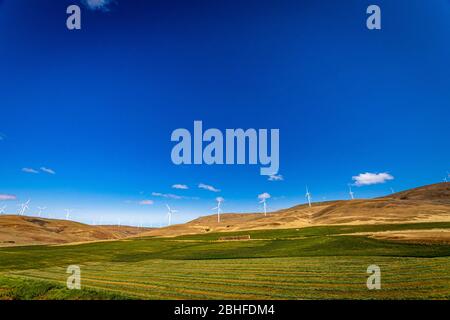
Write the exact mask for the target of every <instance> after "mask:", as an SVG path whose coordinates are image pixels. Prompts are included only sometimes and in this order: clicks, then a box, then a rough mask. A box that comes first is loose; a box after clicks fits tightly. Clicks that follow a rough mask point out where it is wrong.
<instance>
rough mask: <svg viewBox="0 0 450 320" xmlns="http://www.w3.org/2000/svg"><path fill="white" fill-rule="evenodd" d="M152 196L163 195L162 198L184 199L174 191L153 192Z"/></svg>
mask: <svg viewBox="0 0 450 320" xmlns="http://www.w3.org/2000/svg"><path fill="white" fill-rule="evenodd" d="M152 196H154V197H162V198H168V199H182V198H183V197H181V196H177V195H176V194H172V193H160V192H152Z"/></svg>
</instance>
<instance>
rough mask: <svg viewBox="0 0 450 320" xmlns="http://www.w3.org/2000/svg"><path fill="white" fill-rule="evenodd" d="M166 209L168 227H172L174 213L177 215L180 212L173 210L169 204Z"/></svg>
mask: <svg viewBox="0 0 450 320" xmlns="http://www.w3.org/2000/svg"><path fill="white" fill-rule="evenodd" d="M166 207H167V210H168V211H167V219H168V224H167V225H168V226H170V224H171V223H172V213H176V212H178V211H177V210H173V209H171V208H170V207H169V205H168V204H166Z"/></svg>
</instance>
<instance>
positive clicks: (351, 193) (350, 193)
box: [348, 185, 355, 200]
mask: <svg viewBox="0 0 450 320" xmlns="http://www.w3.org/2000/svg"><path fill="white" fill-rule="evenodd" d="M348 188H349V192H348V194H349V195H350V199H352V200H353V199H355V193H354V192H353V191H352V186H351V185H348Z"/></svg>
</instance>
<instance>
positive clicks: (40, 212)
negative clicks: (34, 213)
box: [37, 207, 47, 217]
mask: <svg viewBox="0 0 450 320" xmlns="http://www.w3.org/2000/svg"><path fill="white" fill-rule="evenodd" d="M37 208H38V209H39V213H38V216H39V217H41V214H42V211H44V210H45V209H47V207H37Z"/></svg>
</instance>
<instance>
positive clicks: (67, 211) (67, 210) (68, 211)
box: [64, 209, 73, 220]
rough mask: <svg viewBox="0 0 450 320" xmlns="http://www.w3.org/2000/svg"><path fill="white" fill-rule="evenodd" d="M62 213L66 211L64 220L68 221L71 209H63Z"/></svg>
mask: <svg viewBox="0 0 450 320" xmlns="http://www.w3.org/2000/svg"><path fill="white" fill-rule="evenodd" d="M64 211H66V220H69V219H70V214H71V213H72V211H73V209H64Z"/></svg>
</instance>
